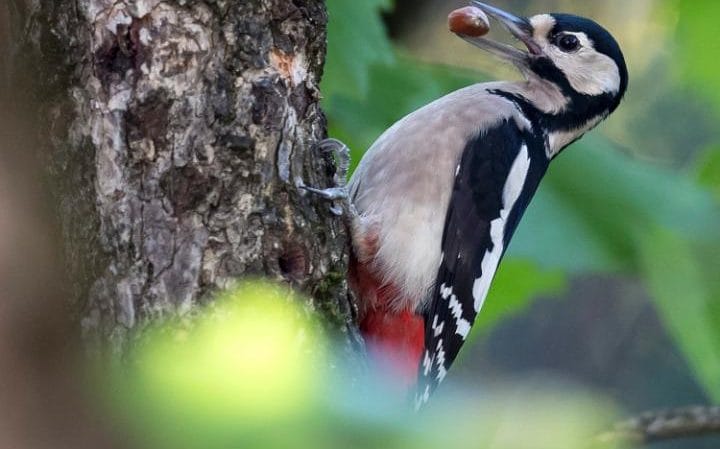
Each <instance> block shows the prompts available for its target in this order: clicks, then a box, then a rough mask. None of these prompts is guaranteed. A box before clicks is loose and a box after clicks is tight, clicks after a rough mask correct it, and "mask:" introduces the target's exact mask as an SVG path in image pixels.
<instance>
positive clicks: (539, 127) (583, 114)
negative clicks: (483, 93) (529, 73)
mask: <svg viewBox="0 0 720 449" xmlns="http://www.w3.org/2000/svg"><path fill="white" fill-rule="evenodd" d="M488 92H489V93H491V94H494V95H498V96H500V97H502V98H505V99H507V100H509V101H512V102H513V103H514V104H515V105H516V106H517V107H518V108H519V109H520V111H521V112H522V113H523V115H525V117H527V119H528V120H530V122H531V123H532V124H533V132H534V133H535V134H536V136H538V137H540V138H542V139H543V140H545V141H548V139H549V136H550V135H552V134H558V133H559V134H573V133H577V134H578V135H577V136H576V138H572V139H569V143H572V142H573V141H575V140H577V138H580V137H581V136H582V134H583V133H584V132H586V131H588V130H589V128H592V127H593V126H595V125H597V124H598V123H599V122H600V121H602V119H604V118H605V117H606V116H607V115H608V114H609V113H610V110H608V107H607V105H608V104H611V102H612V95H611V94H602V95H598V96H594V97H593V96H588V95H580V94H577V93H574V94H573V95H572V96H570V97H569V98H570V101H569V103H568V105H567V107H566V108H565V109H564V110H562V111H560V112H558V113H554V114H552V113H547V112H544V111H542V110H540V109H539V108H538V107H536V106H535V105H534V104H533V103H532V102H531V101H530V100H528V99H527V98H525V97H524V96H522V95H521V94H518V93H515V92H508V91H505V90H501V89H495V90H490V91H488ZM548 143H549V142H548ZM569 143H568V144H569ZM548 150H549V151H550V150H552V152H551V153H548V157H549V158H551V157H554V156H556V155H557V154H558V153H559V152H560V150H561V148H558V149H548Z"/></svg>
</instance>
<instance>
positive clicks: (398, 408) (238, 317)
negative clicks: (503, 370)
mask: <svg viewBox="0 0 720 449" xmlns="http://www.w3.org/2000/svg"><path fill="white" fill-rule="evenodd" d="M299 299H300V298H297V297H296V296H295V295H293V294H292V293H291V292H289V291H288V290H286V289H284V288H282V287H278V286H275V285H273V284H268V283H258V282H251V283H244V284H241V285H239V286H238V287H237V288H235V289H232V290H230V291H228V292H227V293H225V294H223V295H222V296H221V297H219V298H217V301H215V302H214V303H213V304H212V305H210V306H208V308H207V309H205V310H203V311H200V312H199V314H198V315H197V316H195V317H194V318H192V319H189V320H185V321H182V322H171V323H166V324H164V325H162V326H158V327H157V328H156V329H154V330H153V331H151V332H150V333H148V334H147V335H145V336H144V338H143V343H142V344H140V345H136V346H135V349H134V353H132V354H131V363H130V364H129V366H128V365H127V364H125V365H124V367H123V368H122V369H120V368H116V371H114V372H113V373H112V375H111V377H110V378H111V379H112V382H110V386H111V389H110V390H111V391H112V395H111V396H110V398H109V399H110V401H109V403H108V404H109V405H110V407H111V410H112V413H113V417H114V419H115V420H114V421H115V422H116V423H119V424H121V425H123V426H124V427H125V429H126V430H128V431H129V434H130V437H131V439H132V441H131V443H132V445H133V446H134V447H140V448H149V447H152V448H157V449H164V448H168V449H170V448H183V449H195V448H197V449H200V448H202V449H206V448H246V447H247V448H263V449H274V448H296V447H312V448H316V449H324V448H327V449H335V448H340V447H342V448H358V449H363V448H378V449H384V448H388V449H392V448H397V449H400V448H407V447H412V448H416V449H424V448H427V449H431V448H437V447H458V448H459V447H463V448H465V447H481V448H484V449H504V448H514V449H524V448H527V449H531V448H532V449H564V448H567V449H571V448H577V447H587V446H588V443H590V442H591V441H592V439H593V437H594V436H595V435H597V434H599V433H600V432H602V431H604V430H606V429H607V428H608V425H609V423H611V422H612V421H613V420H614V416H615V415H614V410H613V408H612V406H611V405H610V404H608V403H607V402H605V401H603V400H602V399H599V398H597V397H595V396H592V395H589V394H587V393H585V392H583V391H581V390H576V389H575V388H574V387H572V386H569V385H555V386H554V387H550V386H543V385H537V384H528V385H525V386H523V387H519V386H517V385H516V386H513V387H512V389H507V388H497V389H493V390H490V389H486V391H484V392H483V396H482V397H480V396H475V395H474V394H476V393H473V394H467V393H465V394H459V393H457V394H456V393H453V392H446V394H445V395H443V396H444V398H442V399H438V400H437V401H435V402H434V403H433V406H432V407H430V408H428V409H426V410H424V412H423V413H421V414H415V413H412V412H411V411H410V410H409V409H408V407H407V402H406V401H405V399H406V398H405V396H404V394H400V393H399V392H398V391H396V390H394V389H393V387H392V386H390V385H387V384H385V383H384V382H383V381H382V379H363V378H361V377H360V374H359V373H357V372H354V373H352V374H350V375H349V374H348V373H346V372H344V370H343V367H342V365H338V364H336V363H328V361H329V360H330V359H328V357H329V356H330V354H331V352H330V351H329V349H330V345H329V343H328V342H327V341H326V340H325V339H324V337H323V336H322V334H321V333H320V332H319V331H318V330H319V329H320V326H319V325H318V323H317V321H316V320H315V319H314V318H313V316H312V315H309V314H308V312H306V311H305V310H303V309H302V308H300V307H299V306H298V304H301V303H303V301H302V300H299ZM330 366H332V367H333V368H332V369H331V368H330ZM98 383H99V384H100V385H102V386H103V387H104V388H107V386H108V382H107V377H106V376H103V377H102V378H101V379H99V381H98ZM561 391H562V393H561ZM569 392H570V393H571V394H568V393H569ZM518 426H520V427H521V428H522V432H518V431H517V430H516V429H517V428H518Z"/></svg>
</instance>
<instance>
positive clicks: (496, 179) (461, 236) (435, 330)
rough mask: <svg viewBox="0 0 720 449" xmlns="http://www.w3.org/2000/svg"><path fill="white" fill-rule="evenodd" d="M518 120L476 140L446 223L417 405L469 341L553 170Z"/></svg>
mask: <svg viewBox="0 0 720 449" xmlns="http://www.w3.org/2000/svg"><path fill="white" fill-rule="evenodd" d="M534 140H536V139H534V137H533V135H532V134H530V133H528V132H525V131H523V130H521V129H519V128H518V127H517V125H516V123H515V121H514V120H512V119H508V120H504V121H502V122H501V123H500V124H498V125H497V126H496V127H494V128H492V129H490V130H488V131H486V132H483V133H482V134H481V135H478V136H477V137H475V138H474V139H472V140H470V141H469V142H468V144H467V146H466V148H465V150H464V152H463V155H462V158H461V162H460V164H459V166H458V169H457V172H456V176H455V185H454V189H453V193H452V196H451V198H450V203H449V206H448V210H447V216H446V219H445V229H444V231H443V238H442V261H441V264H440V267H439V269H438V275H437V277H436V284H435V286H434V288H433V291H432V293H431V294H432V296H431V297H430V301H429V305H428V308H427V310H425V311H424V316H425V352H424V355H423V358H422V359H421V364H420V372H419V383H418V397H417V405H418V406H420V405H421V404H422V403H424V402H426V401H427V400H428V398H429V397H430V394H431V393H432V391H433V390H434V389H435V387H436V386H437V385H438V384H439V383H440V382H441V381H442V380H443V378H444V377H445V374H446V373H447V370H448V368H449V367H450V365H451V364H452V362H453V361H454V360H455V357H456V356H457V354H458V351H459V350H460V347H461V346H462V344H463V343H464V342H465V339H466V338H467V335H468V333H469V331H470V328H471V326H472V325H473V323H474V321H475V317H476V315H477V313H478V311H479V310H480V306H482V303H483V301H484V300H485V296H486V294H487V289H488V288H489V285H490V282H491V280H492V278H493V276H494V275H495V271H496V269H497V266H498V264H499V262H500V259H501V257H502V255H503V253H504V252H505V248H506V246H507V243H508V242H509V240H510V238H511V237H512V234H513V232H514V230H515V228H516V227H517V223H518V221H519V220H520V217H521V216H522V213H523V211H524V210H525V208H526V207H527V204H528V202H529V200H530V197H531V196H532V195H533V193H534V192H535V190H536V188H537V184H538V183H539V181H540V178H541V177H542V174H543V173H544V172H545V169H546V168H547V162H546V161H545V162H544V163H543V162H542V161H539V160H537V161H536V160H535V158H534V157H533V158H532V160H531V155H532V153H534V151H533V150H532V149H530V148H528V146H534V145H535V144H536V142H534Z"/></svg>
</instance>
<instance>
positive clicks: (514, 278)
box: [474, 258, 567, 335]
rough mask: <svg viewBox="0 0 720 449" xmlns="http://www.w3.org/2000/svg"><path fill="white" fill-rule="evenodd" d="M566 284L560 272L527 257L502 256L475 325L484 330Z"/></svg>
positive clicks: (561, 290) (557, 292)
mask: <svg viewBox="0 0 720 449" xmlns="http://www.w3.org/2000/svg"><path fill="white" fill-rule="evenodd" d="M566 287H567V279H566V277H565V275H564V274H563V273H562V272H561V271H558V270H551V271H548V270H543V269H541V268H540V267H538V265H537V264H536V263H533V262H531V261H528V260H522V259H514V258H506V259H505V260H503V262H502V264H500V267H499V269H498V272H497V274H496V275H495V279H494V280H493V284H492V288H491V289H490V293H489V295H488V298H487V300H486V301H485V304H484V305H483V310H482V312H481V313H480V314H479V315H478V318H477V326H478V328H480V329H484V330H487V329H489V328H491V327H492V326H494V325H495V324H496V323H497V322H499V321H501V320H502V319H504V318H507V317H508V316H510V315H512V314H515V313H517V312H520V311H521V310H523V309H524V308H525V307H526V306H527V305H528V304H529V303H530V301H531V300H532V299H533V298H537V297H539V296H550V295H558V294H561V293H562V292H563V291H564V290H565V288H566ZM476 334H477V333H474V335H476Z"/></svg>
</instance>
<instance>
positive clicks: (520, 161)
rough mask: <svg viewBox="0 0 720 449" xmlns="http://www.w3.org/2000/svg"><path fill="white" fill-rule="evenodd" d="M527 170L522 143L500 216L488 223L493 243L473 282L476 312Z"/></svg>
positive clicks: (506, 182) (511, 173) (491, 278)
mask: <svg viewBox="0 0 720 449" xmlns="http://www.w3.org/2000/svg"><path fill="white" fill-rule="evenodd" d="M529 170H530V155H529V154H528V148H527V145H523V146H522V148H520V151H519V152H518V155H517V156H516V157H515V161H514V162H513V164H512V167H511V168H510V173H509V174H508V177H507V180H506V181H505V187H504V188H503V208H502V210H501V211H500V216H499V217H498V218H496V219H495V220H493V221H492V222H491V223H490V239H491V240H492V243H493V247H492V250H488V251H486V252H485V256H484V257H483V259H482V263H481V269H482V274H481V275H480V277H479V278H477V279H475V282H474V283H473V299H474V300H475V312H476V313H478V312H480V309H481V308H482V306H483V303H484V302H485V298H486V297H487V294H488V291H489V290H490V283H491V282H492V280H493V277H494V276H495V271H496V270H497V267H498V264H499V263H500V257H502V253H503V250H504V237H505V222H506V221H507V218H508V216H509V215H510V212H511V211H512V209H513V206H515V203H516V202H517V200H518V198H520V193H521V192H522V188H523V186H524V185H525V180H526V179H527V174H528V171H529Z"/></svg>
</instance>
